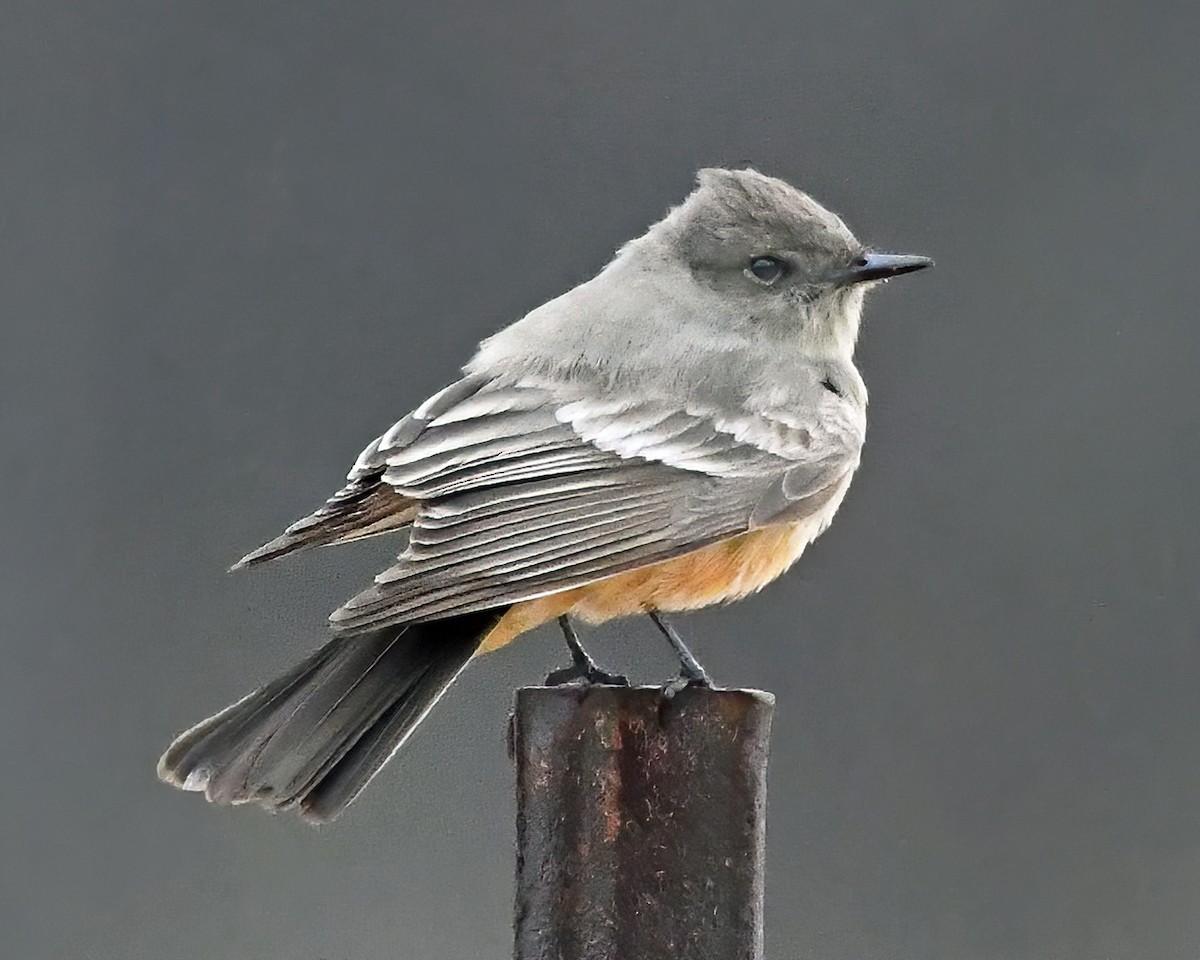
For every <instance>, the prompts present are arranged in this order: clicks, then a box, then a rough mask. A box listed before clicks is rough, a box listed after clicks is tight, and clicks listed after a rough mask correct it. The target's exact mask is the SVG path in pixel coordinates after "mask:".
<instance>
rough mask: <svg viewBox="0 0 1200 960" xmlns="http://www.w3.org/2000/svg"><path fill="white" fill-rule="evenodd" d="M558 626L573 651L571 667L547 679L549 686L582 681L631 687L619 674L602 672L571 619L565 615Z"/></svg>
mask: <svg viewBox="0 0 1200 960" xmlns="http://www.w3.org/2000/svg"><path fill="white" fill-rule="evenodd" d="M558 625H559V626H560V627H562V632H563V637H565V638H566V641H567V649H568V650H570V651H571V661H572V663H571V666H569V667H565V668H564V669H562V670H555V671H554V672H553V673H552V674H550V675H549V676H548V677H546V685H547V686H551V687H553V686H556V685H558V684H560V683H571V682H572V681H573V680H582V681H584V682H585V683H608V684H612V685H614V686H618V687H627V686H629V678H628V677H623V676H621V675H620V674H619V673H609V672H608V671H607V670H601V669H600V667H599V666H598V665H597V664H596V661H595V660H593V659H592V657H591V654H589V653H588V652H587V651H586V650H585V649H584V648H583V643H582V642H581V641H580V639H579V634H578V633H576V632H575V626H574V624H572V623H571V619H570V618H569V617H568V616H567V615H566V614H565V613H564V614H563V615H562V616H561V617H559V618H558Z"/></svg>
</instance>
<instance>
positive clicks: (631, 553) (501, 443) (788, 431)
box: [333, 382, 862, 632]
mask: <svg viewBox="0 0 1200 960" xmlns="http://www.w3.org/2000/svg"><path fill="white" fill-rule="evenodd" d="M821 393H823V391H821ZM436 399H437V398H435V400H436ZM805 408H807V409H805ZM797 410H798V411H799V412H797ZM422 411H424V414H431V413H434V409H433V408H432V407H430V405H429V404H426V406H425V407H424V408H422ZM422 411H418V414H421V413H422ZM843 421H844V422H843ZM861 439H862V437H861V430H860V429H858V427H857V424H856V422H855V420H854V418H853V417H842V418H841V419H840V420H839V417H838V416H833V415H831V411H830V409H829V408H828V402H827V398H826V397H824V396H820V395H816V394H814V396H813V398H812V402H808V403H804V402H802V403H800V404H799V405H798V406H797V405H795V404H793V406H791V407H789V408H788V409H779V410H774V411H773V410H770V409H767V410H758V412H755V413H736V414H734V415H730V414H729V413H728V412H724V413H723V412H720V411H717V410H713V409H705V408H703V407H685V408H684V409H681V408H680V406H679V404H678V402H676V401H673V400H671V399H670V398H657V399H656V398H646V397H645V396H638V397H633V396H629V397H625V398H622V397H620V396H613V395H610V396H608V397H607V398H605V399H603V400H590V399H583V398H576V399H570V398H565V397H564V396H563V395H562V393H561V391H559V390H556V389H553V388H550V387H548V386H544V385H543V386H538V385H531V384H512V383H508V384H502V383H498V382H492V383H489V384H484V385H482V386H477V387H476V388H474V389H473V390H472V391H471V392H469V393H467V394H466V395H462V394H460V395H459V398H458V399H456V400H455V401H454V402H453V403H449V404H442V405H440V406H438V408H437V412H436V415H432V416H425V415H422V416H418V417H416V419H415V420H414V419H413V418H406V419H405V420H403V421H401V422H400V423H398V424H397V425H396V426H395V427H393V428H392V430H389V431H388V432H387V433H386V434H384V435H383V436H382V437H380V438H379V440H377V441H376V442H375V443H373V444H372V445H371V446H370V447H368V448H367V450H366V451H364V454H363V457H362V458H360V461H359V464H358V465H356V470H360V471H363V472H376V471H382V473H381V474H380V477H381V482H382V483H384V484H386V485H388V486H389V487H391V488H392V489H393V490H394V491H395V492H396V493H397V494H398V495H399V496H401V497H403V498H405V500H406V501H408V502H412V503H414V504H415V505H416V515H415V519H414V520H413V525H412V531H411V536H410V540H409V544H408V547H407V549H406V550H405V552H404V553H403V554H402V555H401V556H400V558H399V562H398V563H397V564H396V565H395V566H393V567H391V568H389V569H388V570H386V571H385V572H384V573H382V574H380V575H379V576H378V577H377V578H376V583H375V585H374V586H373V587H372V588H370V589H369V590H366V591H364V592H363V593H361V594H359V595H358V596H356V597H354V598H353V599H352V600H350V601H349V602H348V603H347V604H345V605H344V606H343V607H342V608H340V609H339V610H338V611H336V612H335V613H334V615H333V621H334V623H335V626H336V627H337V628H338V629H340V630H343V631H347V632H353V631H358V630H362V629H366V628H369V627H375V626H379V625H382V624H385V623H391V622H400V621H413V620H421V619H434V618H439V617H443V616H449V615H451V614H457V613H464V612H467V611H469V610H481V609H485V608H487V607H492V606H498V605H501V604H508V603H514V602H517V601H520V600H526V599H531V598H533V597H536V596H542V595H545V594H548V593H554V592H557V591H560V590H565V589H569V588H571V587H574V586H579V585H581V584H584V583H588V582H591V581H594V580H598V579H602V578H604V577H607V576H611V575H613V574H615V573H618V572H621V571H622V570H627V569H631V568H633V567H638V566H643V565H645V564H649V563H654V562H658V561H661V560H666V559H669V558H671V557H674V556H678V555H680V554H682V553H685V552H688V551H690V550H694V549H696V548H698V547H700V546H703V545H705V544H708V543H712V542H714V541H717V540H722V539H726V538H728V537H731V536H734V535H736V534H738V533H742V532H745V531H746V530H749V529H752V528H753V527H756V526H760V525H763V524H766V523H771V522H779V521H780V520H782V519H800V518H801V517H803V516H804V515H805V514H806V513H808V512H811V511H812V510H813V509H815V505H816V504H817V503H818V502H824V499H823V496H828V491H829V490H831V489H833V488H834V487H835V486H836V484H837V483H838V481H840V480H841V479H842V477H844V476H845V474H846V472H847V471H848V470H851V469H853V467H854V465H855V464H856V463H857V459H858V451H859V446H860V444H861ZM353 476H354V475H353V473H352V474H351V477H352V478H353Z"/></svg>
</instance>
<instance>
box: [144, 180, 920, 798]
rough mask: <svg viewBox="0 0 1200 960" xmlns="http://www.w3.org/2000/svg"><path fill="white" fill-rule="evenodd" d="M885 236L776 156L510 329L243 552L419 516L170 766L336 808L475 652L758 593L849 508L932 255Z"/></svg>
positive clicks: (216, 793) (247, 560) (327, 539)
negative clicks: (864, 233)
mask: <svg viewBox="0 0 1200 960" xmlns="http://www.w3.org/2000/svg"><path fill="white" fill-rule="evenodd" d="M930 263H931V261H930V260H929V259H927V258H925V257H915V256H901V255H897V254H888V253H877V252H874V251H872V250H869V249H867V248H865V247H863V245H862V244H861V243H859V242H858V241H857V240H856V239H855V238H854V235H853V234H852V233H851V232H850V231H849V230H848V229H847V228H846V225H845V224H844V223H842V221H841V220H840V219H839V218H838V217H837V216H835V215H834V214H832V213H830V212H829V211H828V210H826V209H825V208H824V207H822V206H820V205H819V204H818V203H817V202H816V201H814V200H813V199H812V198H811V197H809V196H807V195H806V194H804V193H801V192H800V191H799V190H796V189H795V188H793V187H791V186H789V185H788V184H786V183H784V182H783V181H781V180H776V179H773V178H771V177H767V176H763V175H762V174H760V173H757V172H755V171H754V170H717V169H713V170H701V171H700V174H699V177H698V186H697V188H696V190H695V191H693V193H692V194H691V195H690V196H689V197H688V198H687V199H686V200H685V201H684V202H683V203H682V204H680V205H679V206H678V207H676V208H674V209H673V210H671V211H670V212H669V213H668V214H667V216H666V217H665V218H664V219H663V220H661V221H659V222H658V223H656V224H654V226H652V227H651V228H650V229H649V230H647V231H646V233H645V235H644V236H642V237H639V238H638V239H637V240H631V241H630V242H629V243H627V244H625V245H624V246H623V247H621V249H620V250H619V251H618V252H617V255H616V256H615V257H614V258H613V260H612V262H611V263H609V264H608V266H606V267H605V268H604V269H603V270H601V271H600V273H599V275H597V276H596V277H595V278H593V279H592V280H589V281H587V282H586V283H583V284H580V285H579V286H578V287H576V288H575V289H573V290H570V291H568V292H567V293H565V294H563V295H562V296H561V297H558V298H557V299H555V300H551V301H550V302H549V303H546V304H544V305H543V306H541V307H538V308H537V309H536V310H534V311H533V312H531V313H530V314H528V315H527V316H525V317H524V318H523V319H521V320H519V321H518V322H516V323H514V324H512V326H510V327H507V328H506V329H504V330H501V331H500V332H499V333H497V334H496V335H495V336H493V337H490V338H489V339H487V340H485V341H484V342H483V343H482V344H481V345H480V347H479V350H478V352H477V353H476V354H475V356H474V358H473V359H472V360H471V361H470V362H469V363H468V364H467V365H466V366H465V367H464V368H463V374H464V375H463V377H462V379H461V380H459V381H457V382H456V383H453V384H451V385H450V386H448V387H446V388H445V389H444V390H442V391H441V392H440V393H437V394H435V395H434V396H432V397H431V398H430V399H428V400H426V401H425V403H423V404H422V405H421V406H420V407H418V408H417V409H416V410H415V411H413V412H412V413H410V414H409V415H408V416H407V417H405V418H404V419H403V420H401V421H400V422H399V423H397V424H395V426H393V427H391V429H389V430H387V431H386V432H385V433H384V434H383V435H382V436H380V437H378V438H377V439H375V440H374V441H372V442H371V443H370V444H369V445H368V446H367V448H366V449H365V450H364V451H363V452H362V454H361V455H360V456H359V458H358V462H357V463H355V464H354V468H353V469H352V470H351V471H350V474H349V476H348V478H347V479H348V482H347V484H346V485H345V486H344V487H342V489H341V490H339V491H338V492H337V493H335V494H334V495H333V496H332V497H331V498H330V499H329V500H328V501H327V502H326V503H325V505H324V506H323V507H321V508H320V509H319V510H317V511H316V512H315V513H314V514H312V515H311V516H309V517H306V518H305V519H303V520H301V521H299V522H298V523H295V524H293V525H292V526H290V527H288V529H287V530H286V531H284V533H283V534H282V536H280V537H277V538H276V539H274V540H272V541H271V542H270V543H268V544H266V545H265V546H262V547H260V548H259V549H257V550H255V551H254V552H253V553H251V554H249V555H247V556H246V557H243V558H242V560H240V561H239V562H238V563H237V564H236V567H245V566H250V565H253V564H257V563H263V562H265V561H267V560H274V559H275V558H277V557H282V556H284V555H285V554H288V553H291V552H293V551H295V550H299V549H302V548H304V547H310V546H315V545H324V544H333V543H345V542H347V541H350V540H358V539H360V538H362V537H370V536H374V535H375V534H379V533H385V532H393V531H407V532H408V545H407V546H406V547H405V549H404V552H403V553H402V554H401V555H400V557H399V561H398V562H397V563H396V564H395V566H392V567H390V568H388V569H387V570H385V571H384V572H383V573H381V574H380V575H379V576H377V577H376V578H375V585H374V586H372V587H370V588H369V589H367V590H364V591H363V592H362V593H360V594H358V595H357V596H356V597H353V598H352V599H351V600H349V601H347V602H346V603H345V604H344V605H343V606H342V607H340V608H339V609H338V610H336V611H334V613H333V615H332V617H331V621H332V631H333V637H332V639H330V640H329V641H328V642H327V643H326V644H325V645H324V646H323V647H321V648H320V649H319V650H317V651H316V652H315V653H313V654H312V655H311V656H309V657H308V659H307V660H305V661H303V662H302V663H300V664H299V665H297V666H295V667H293V668H292V669H291V670H289V671H288V672H287V673H285V674H283V676H281V677H278V678H277V679H275V680H273V681H271V682H270V683H268V684H267V685H266V686H264V687H261V688H260V689H258V690H256V691H255V692H254V693H251V694H250V695H249V696H247V697H245V698H244V699H242V700H239V701H238V702H237V703H235V704H233V705H232V706H229V707H226V708H225V709H224V710H222V711H221V712H220V713H218V714H216V715H215V716H213V717H210V718H209V719H207V720H205V721H203V722H202V723H199V724H197V725H196V726H194V727H192V728H191V729H190V730H188V731H187V732H186V733H184V734H182V735H181V736H180V737H179V738H178V739H177V740H176V741H175V742H174V743H172V744H171V746H170V747H169V748H168V750H167V752H166V753H165V754H163V757H162V759H161V760H160V761H159V766H158V773H159V776H160V777H161V778H162V779H163V780H166V781H167V782H168V783H173V784H175V785H176V786H179V787H182V788H183V789H185V790H196V791H203V792H204V794H205V796H206V797H207V798H208V799H209V800H212V801H215V802H218V803H257V804H260V805H261V806H263V807H266V808H268V809H271V810H280V809H285V808H288V807H296V808H298V809H299V811H300V814H301V816H303V817H304V818H305V819H307V820H310V821H314V822H323V821H328V820H332V819H333V818H335V817H337V816H338V815H339V814H340V813H341V812H342V811H343V810H344V809H345V808H346V806H347V805H348V804H349V803H350V802H351V801H352V800H353V799H354V798H355V796H357V795H358V792H359V791H360V790H362V788H363V787H364V786H366V784H367V782H368V781H369V780H370V779H371V778H372V777H373V776H374V775H375V774H376V773H377V772H378V771H379V769H380V767H382V766H383V764H384V763H386V762H387V760H388V759H389V758H390V757H391V756H392V754H393V753H394V752H395V751H396V750H397V749H398V748H399V747H400V745H401V744H402V743H403V742H404V740H405V739H406V738H407V737H408V735H409V734H410V733H412V731H413V729H414V728H415V727H416V725H417V724H418V723H419V722H420V721H421V719H422V718H423V717H424V716H425V714H426V713H427V712H428V711H429V709H430V708H431V707H432V706H433V705H434V703H435V702H436V701H437V699H438V698H439V697H440V696H441V695H442V693H443V692H444V691H445V690H446V688H447V687H448V686H449V685H450V684H451V683H452V682H453V681H454V678H455V677H456V676H457V675H458V673H459V672H460V671H461V670H462V669H463V667H465V666H466V664H467V661H469V660H470V659H471V658H472V657H473V656H475V655H477V654H480V653H487V652H490V651H492V650H495V649H497V648H499V647H502V646H504V645H505V644H506V643H508V642H510V641H511V640H513V639H514V638H515V637H518V636H520V635H521V634H522V633H524V632H526V631H527V630H531V629H532V628H534V627H536V626H538V625H540V624H543V623H546V622H548V621H550V620H554V619H556V618H557V619H558V620H559V622H560V623H561V625H562V627H563V631H564V633H565V635H566V637H567V641H568V644H569V646H570V648H571V653H572V657H573V659H574V664H575V666H574V667H573V668H571V669H570V670H568V671H560V672H559V673H558V674H556V675H554V678H555V679H564V678H565V677H567V676H578V677H581V678H582V679H584V680H586V681H597V680H599V681H604V680H608V681H615V680H621V679H623V678H616V677H612V676H611V675H609V674H606V673H604V672H603V671H601V670H600V669H599V668H598V667H597V666H596V664H595V663H594V662H593V661H592V660H591V658H590V657H589V656H588V655H587V653H586V652H585V651H584V649H583V647H582V646H581V645H580V643H579V639H578V637H577V636H576V635H575V633H574V629H573V627H572V625H571V623H570V621H569V619H568V618H569V617H572V616H575V617H579V618H580V619H582V620H585V621H587V622H589V623H601V622H603V621H605V620H610V619H612V618H614V617H622V616H630V615H632V614H639V613H645V614H649V615H650V616H651V617H652V618H654V621H655V623H656V624H657V625H658V626H659V628H660V629H661V630H662V631H663V632H664V633H665V634H666V635H667V637H668V639H669V640H670V641H671V643H672V645H673V646H674V647H675V649H676V652H677V653H678V655H679V657H680V661H681V664H682V667H683V671H682V675H681V681H682V682H698V683H707V682H708V677H707V675H706V674H705V673H704V671H703V669H702V668H701V667H700V665H699V664H698V663H697V662H696V661H695V659H694V658H693V657H692V656H691V654H690V653H688V651H687V649H686V647H684V646H683V644H682V641H681V640H680V639H679V637H678V635H676V634H675V633H674V631H673V630H672V629H671V628H670V626H669V625H668V624H667V623H666V622H665V621H664V620H663V619H662V618H661V616H660V613H661V612H663V611H666V612H670V611H677V610H694V609H697V608H699V607H705V606H708V605H710V604H715V603H722V602H725V601H729V600H736V599H738V598H740V597H744V596H746V595H747V594H750V593H753V592H754V591H756V590H758V589H760V588H761V587H763V586H764V585H765V584H767V583H769V582H770V581H772V580H774V579H775V578H776V577H778V576H779V575H780V574H781V573H783V571H784V570H786V569H787V568H788V567H789V566H791V565H792V563H794V562H795V560H796V558H797V557H799V556H800V554H801V553H802V552H803V550H804V548H805V547H806V546H808V544H809V543H811V542H812V540H813V539H814V538H815V537H816V536H817V535H818V534H820V533H821V532H822V531H823V530H824V529H825V528H826V527H828V526H829V522H830V520H832V518H833V514H834V512H835V511H836V510H837V508H838V505H839V504H840V503H841V502H842V498H843V497H844V496H845V495H846V488H847V487H848V486H849V484H850V478H851V476H853V474H854V470H855V468H856V467H857V466H858V462H859V452H860V450H861V448H862V443H863V433H864V430H865V428H866V405H867V392H866V388H865V387H864V386H863V381H862V377H861V376H859V373H858V370H856V369H855V367H854V360H853V356H854V344H855V340H856V339H857V337H858V328H859V319H860V317H861V314H862V305H863V297H864V295H865V294H866V292H867V290H869V289H870V288H871V287H873V286H875V284H876V283H878V282H879V281H883V280H887V279H888V278H890V277H894V276H897V275H899V274H902V273H909V272H910V271H913V270H919V269H921V268H922V267H927V266H929V265H930Z"/></svg>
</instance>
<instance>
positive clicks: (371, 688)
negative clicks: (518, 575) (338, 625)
mask: <svg viewBox="0 0 1200 960" xmlns="http://www.w3.org/2000/svg"><path fill="white" fill-rule="evenodd" d="M498 616H499V612H497V611H487V612H484V613H478V614H467V615H464V616H459V617H451V618H448V619H445V620H438V621H432V622H429V623H421V624H409V625H407V626H401V627H392V628H389V629H381V630H377V631H372V632H368V633H363V634H357V635H353V636H348V637H336V638H334V639H333V640H331V641H329V642H328V643H327V644H326V645H325V646H324V647H322V648H321V649H320V650H318V651H316V652H315V653H314V654H313V655H312V656H310V657H309V658H308V659H306V660H304V661H303V662H301V663H299V664H297V665H296V666H295V667H293V668H292V669H291V670H289V671H288V672H287V673H285V674H283V675H282V676H280V677H278V678H277V679H275V680H273V681H271V682H270V683H268V684H266V685H265V686H263V687H261V688H259V689H258V690H256V691H255V692H254V693H252V694H250V695H249V696H247V697H245V698H243V699H242V700H239V701H238V702H237V703H235V704H233V705H231V706H229V707H226V708H225V709H224V710H222V711H221V712H220V713H218V714H216V715H214V716H212V717H210V718H209V719H207V720H204V721H202V722H201V723H199V724H197V725H196V726H194V727H192V728H191V729H190V730H188V731H186V732H185V733H183V734H182V735H181V736H180V737H179V738H178V739H176V740H175V742H174V743H172V744H171V746H170V747H169V748H168V749H167V751H166V753H164V754H163V756H162V759H161V760H160V761H159V766H158V774H159V777H160V778H161V779H163V780H165V781H166V782H168V783H171V784H174V785H175V786H177V787H181V788H182V789H185V790H195V791H203V792H204V794H205V796H206V797H207V798H208V799H209V800H210V801H212V802H214V803H231V804H239V803H257V804H259V805H261V806H263V807H265V808H267V809H269V810H273V811H274V810H283V809H289V808H292V807H299V810H300V813H301V815H302V816H303V817H304V818H305V819H307V820H310V821H313V822H318V823H319V822H325V821H329V820H333V819H335V818H336V817H337V816H338V815H340V814H341V812H342V811H343V810H344V809H345V808H346V807H347V806H348V805H349V804H350V802H351V801H352V800H353V799H354V798H355V797H356V796H357V795H358V793H359V791H361V790H362V788H363V787H365V786H366V785H367V783H368V782H369V781H370V780H371V778H372V777H373V776H374V775H375V774H376V773H378V772H379V769H380V768H381V767H382V766H383V765H384V764H385V763H386V762H387V761H388V759H389V758H390V757H391V756H392V754H394V753H395V751H396V750H397V749H398V748H399V747H400V745H401V744H402V743H403V742H404V740H405V739H406V738H407V737H408V735H409V734H410V733H411V732H412V731H413V729H415V728H416V726H417V724H418V723H420V722H421V720H422V719H423V718H424V717H425V714H426V713H428V712H429V710H430V709H431V708H432V707H433V705H434V703H436V702H437V700H438V698H440V697H441V695H442V694H443V693H444V692H445V690H446V689H447V688H448V687H449V686H450V684H451V683H453V682H454V679H455V677H457V676H458V674H459V673H460V672H461V670H462V669H463V667H465V666H466V664H467V662H468V661H469V660H470V659H471V656H472V655H473V654H474V653H475V651H476V649H477V648H478V647H479V644H480V643H481V642H482V640H483V638H484V636H485V635H486V633H487V631H488V630H489V629H490V628H491V626H492V625H493V624H494V623H495V621H496V619H497V618H498Z"/></svg>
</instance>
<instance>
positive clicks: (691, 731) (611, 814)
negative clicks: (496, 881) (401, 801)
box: [512, 686, 775, 960]
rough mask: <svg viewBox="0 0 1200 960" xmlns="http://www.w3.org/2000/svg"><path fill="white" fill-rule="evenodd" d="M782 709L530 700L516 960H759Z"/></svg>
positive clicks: (525, 710)
mask: <svg viewBox="0 0 1200 960" xmlns="http://www.w3.org/2000/svg"><path fill="white" fill-rule="evenodd" d="M774 702H775V699H774V697H773V696H771V694H769V693H762V692H760V691H757V690H706V689H702V688H697V687H688V688H686V689H684V690H682V691H680V692H679V693H677V694H676V695H675V696H674V697H673V698H668V697H666V696H665V695H664V694H663V691H662V690H661V689H660V688H658V687H611V686H591V687H580V686H562V687H527V688H525V689H522V690H518V691H517V700H516V709H515V713H514V717H513V727H512V750H513V757H514V759H515V762H516V767H517V892H516V951H515V956H516V960H759V958H761V956H762V901H763V855H764V838H765V832H766V770H767V744H768V738H769V734H770V727H771V711H772V708H773V706H774Z"/></svg>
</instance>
